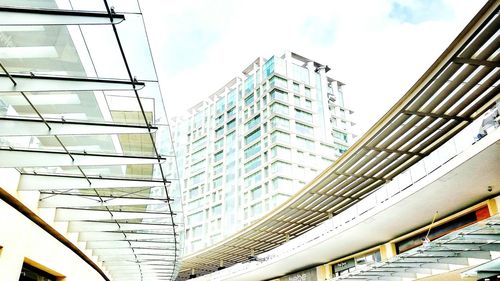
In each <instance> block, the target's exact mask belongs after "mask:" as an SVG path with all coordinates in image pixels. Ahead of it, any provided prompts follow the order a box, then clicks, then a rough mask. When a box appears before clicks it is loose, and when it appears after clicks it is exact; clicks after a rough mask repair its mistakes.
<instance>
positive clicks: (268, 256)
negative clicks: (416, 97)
mask: <svg viewBox="0 0 500 281" xmlns="http://www.w3.org/2000/svg"><path fill="white" fill-rule="evenodd" d="M499 107H500V105H499V104H498V103H497V105H496V106H495V107H493V108H492V110H490V111H489V112H487V113H486V114H484V115H483V118H478V119H476V120H475V121H474V122H472V123H471V124H470V125H469V126H467V127H466V128H465V129H463V130H462V131H460V132H459V133H458V134H457V135H455V136H454V137H453V138H452V139H450V140H449V141H448V142H446V143H445V144H443V145H442V146H441V147H439V148H438V149H436V150H435V151H434V152H432V153H431V154H430V155H428V156H427V157H425V158H423V159H422V160H420V161H419V162H417V163H415V164H414V165H413V166H411V167H410V168H409V169H407V170H405V171H404V172H402V173H400V174H399V175H397V176H396V177H394V178H393V180H392V181H390V182H388V183H386V184H384V185H382V186H381V187H380V188H379V189H378V190H377V191H375V192H374V193H372V194H370V195H369V196H367V197H366V198H365V199H363V200H361V201H359V202H358V203H357V204H355V205H353V206H352V207H350V208H349V209H347V210H345V211H343V212H342V213H340V214H338V215H337V216H335V217H332V218H331V219H328V220H326V221H324V222H323V223H321V224H320V225H318V226H317V227H315V228H313V229H311V230H309V231H308V232H305V233H304V234H302V235H300V236H299V237H296V238H295V239H292V240H290V241H288V242H286V243H285V244H283V245H281V246H279V247H277V248H275V249H273V250H270V251H268V252H265V253H262V254H260V255H258V256H257V257H256V261H249V262H245V263H239V264H236V265H233V266H231V267H228V268H225V269H222V270H219V271H217V272H213V273H211V274H208V275H204V276H201V277H198V278H195V279H192V280H220V279H223V278H228V277H230V276H231V275H233V274H235V273H237V272H244V271H247V270H250V269H257V268H259V267H261V266H262V264H264V263H268V262H272V261H273V260H274V259H278V258H281V257H286V256H289V255H290V254H291V253H292V252H295V251H297V250H299V249H301V248H302V249H304V248H308V247H310V246H311V245H310V243H311V242H313V241H315V240H318V239H320V238H321V237H323V236H325V235H327V234H330V233H332V232H334V231H335V232H341V231H343V230H344V229H345V228H347V227H350V226H351V224H350V222H353V221H357V219H358V218H359V217H361V216H362V215H364V214H365V213H367V212H368V211H370V210H372V209H374V208H376V207H379V208H380V207H381V206H383V207H387V204H388V201H390V200H389V199H391V198H394V197H396V196H398V195H399V194H401V192H402V191H403V190H406V189H408V188H409V187H410V186H413V185H415V184H416V183H418V182H419V181H420V180H422V179H423V178H425V177H426V176H427V175H430V174H432V173H433V172H434V171H436V170H437V169H438V168H439V167H441V166H442V165H444V164H446V163H447V162H448V161H450V160H451V159H452V158H454V157H456V156H457V155H459V154H460V153H462V152H464V151H465V150H466V149H467V148H469V147H471V146H472V145H474V144H475V143H476V142H478V141H480V140H481V138H483V137H484V136H485V135H487V134H489V133H492V132H493V131H495V130H497V129H498V128H499V120H498V116H499ZM486 120H493V122H494V123H491V122H485V121H486ZM400 197H401V198H399V200H402V199H403V198H405V196H400ZM394 199H395V200H397V199H398V198H394ZM391 201H392V202H393V201H394V200H391Z"/></svg>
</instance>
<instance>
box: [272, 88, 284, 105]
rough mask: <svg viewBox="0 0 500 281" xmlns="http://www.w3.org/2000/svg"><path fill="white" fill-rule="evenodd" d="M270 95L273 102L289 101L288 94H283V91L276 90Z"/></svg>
mask: <svg viewBox="0 0 500 281" xmlns="http://www.w3.org/2000/svg"><path fill="white" fill-rule="evenodd" d="M270 95H271V99H273V100H280V101H285V102H287V101H288V93H287V92H283V91H280V90H276V89H274V90H273V91H272V92H271V94H270Z"/></svg>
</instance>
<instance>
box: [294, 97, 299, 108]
mask: <svg viewBox="0 0 500 281" xmlns="http://www.w3.org/2000/svg"><path fill="white" fill-rule="evenodd" d="M293 99H294V101H295V105H297V106H300V97H299V96H293Z"/></svg>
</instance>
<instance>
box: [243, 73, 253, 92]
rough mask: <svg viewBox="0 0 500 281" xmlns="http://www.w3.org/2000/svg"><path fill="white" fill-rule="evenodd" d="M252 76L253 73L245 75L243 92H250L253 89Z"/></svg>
mask: <svg viewBox="0 0 500 281" xmlns="http://www.w3.org/2000/svg"><path fill="white" fill-rule="evenodd" d="M254 82H255V81H254V76H253V74H252V75H250V76H248V77H247V80H245V94H248V93H251V92H252V91H253V89H254V85H255V84H254Z"/></svg>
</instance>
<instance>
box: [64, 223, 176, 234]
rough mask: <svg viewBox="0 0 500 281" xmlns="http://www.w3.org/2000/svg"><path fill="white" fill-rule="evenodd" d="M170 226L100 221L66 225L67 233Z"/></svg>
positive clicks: (164, 226)
mask: <svg viewBox="0 0 500 281" xmlns="http://www.w3.org/2000/svg"><path fill="white" fill-rule="evenodd" d="M171 227H172V225H171V224H156V223H116V222H102V221H72V222H69V224H68V232H79V231H119V230H124V231H130V230H156V229H165V228H171Z"/></svg>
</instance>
